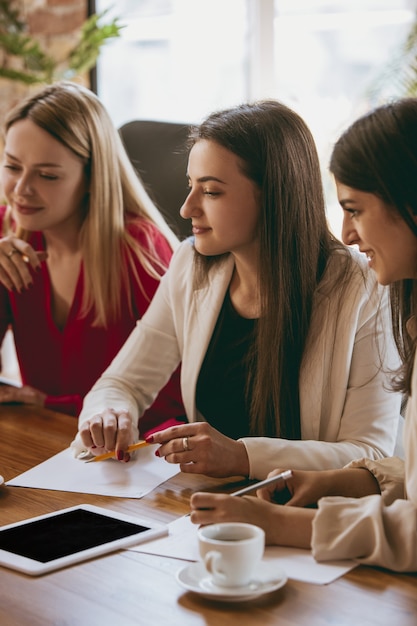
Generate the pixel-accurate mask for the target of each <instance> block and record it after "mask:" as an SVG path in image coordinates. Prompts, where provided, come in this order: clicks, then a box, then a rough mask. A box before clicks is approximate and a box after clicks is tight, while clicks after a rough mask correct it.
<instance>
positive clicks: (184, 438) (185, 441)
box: [182, 437, 190, 452]
mask: <svg viewBox="0 0 417 626" xmlns="http://www.w3.org/2000/svg"><path fill="white" fill-rule="evenodd" d="M182 447H183V450H184V452H187V450H189V449H190V446H189V445H188V437H183V438H182Z"/></svg>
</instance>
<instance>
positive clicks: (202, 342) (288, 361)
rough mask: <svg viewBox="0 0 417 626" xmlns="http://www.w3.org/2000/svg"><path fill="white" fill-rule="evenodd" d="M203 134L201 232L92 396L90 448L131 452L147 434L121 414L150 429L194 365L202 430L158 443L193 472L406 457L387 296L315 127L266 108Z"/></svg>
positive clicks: (191, 166) (230, 113) (228, 118)
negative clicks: (328, 188)
mask: <svg viewBox="0 0 417 626" xmlns="http://www.w3.org/2000/svg"><path fill="white" fill-rule="evenodd" d="M189 140H190V141H189V144H190V145H189V148H190V150H189V158H188V178H189V195H188V197H187V199H186V200H185V202H184V204H183V206H182V208H181V215H182V216H183V217H184V218H186V219H189V220H191V223H192V229H193V235H194V237H193V238H191V239H188V240H186V241H184V242H182V243H181V245H180V247H179V249H178V250H177V251H176V252H175V254H174V257H173V259H172V262H171V264H170V267H169V269H168V272H167V274H166V275H165V276H164V277H163V279H162V281H161V285H160V288H159V289H158V291H157V293H156V294H155V298H154V299H153V301H152V303H151V305H150V307H149V309H148V310H147V312H146V315H145V316H144V318H143V320H142V323H141V324H140V325H138V326H137V327H136V328H135V330H134V331H133V332H132V334H131V335H130V337H129V339H128V340H127V342H126V343H125V345H124V346H123V348H122V349H121V351H120V353H119V354H118V356H117V357H116V358H115V359H114V361H113V362H112V363H111V365H110V367H109V368H108V369H107V370H106V371H105V372H104V373H103V375H102V376H101V377H100V379H99V380H98V381H97V382H96V384H95V385H94V387H93V389H92V390H91V391H90V393H89V394H88V395H87V396H86V398H85V402H84V406H83V411H82V413H81V415H80V417H79V432H78V434H77V437H76V439H75V441H74V444H73V448H74V452H75V454H79V452H80V451H81V450H82V449H83V448H84V447H87V448H89V450H90V451H91V452H92V453H93V454H97V453H98V452H97V446H104V447H106V448H109V449H112V446H113V447H115V448H116V450H118V451H121V452H123V451H125V450H126V449H127V447H128V446H129V445H130V444H131V443H132V440H133V439H134V433H133V430H132V428H127V425H126V421H124V422H123V425H124V426H125V428H124V429H121V428H120V429H118V428H117V424H116V422H115V419H114V415H115V413H116V414H117V413H118V412H123V413H124V415H125V416H126V417H128V418H129V419H130V420H131V423H132V424H133V425H135V424H136V423H137V421H138V419H139V424H140V423H141V420H142V414H143V412H144V411H145V410H146V409H147V407H148V406H149V402H150V401H151V399H152V397H153V396H154V394H155V393H156V392H157V391H158V390H159V389H160V387H161V384H163V382H164V381H165V380H166V378H167V377H168V376H169V375H170V374H171V373H172V371H174V370H175V368H176V367H177V366H178V364H179V363H180V362H181V363H182V365H181V367H182V374H181V390H182V397H183V400H184V406H185V409H186V412H187V417H188V420H189V422H192V423H188V424H184V425H180V426H174V427H171V428H167V429H164V430H162V431H160V432H158V433H155V434H154V435H153V438H152V439H149V441H153V442H154V443H159V444H161V446H160V448H159V449H158V451H157V454H158V455H159V456H160V457H163V458H165V460H166V461H168V462H169V463H180V467H181V470H182V471H183V472H189V473H203V474H208V475H212V476H236V475H243V476H249V477H251V478H263V477H264V476H265V475H266V474H267V473H268V471H269V470H271V469H273V468H274V467H275V464H276V459H277V458H279V459H280V462H281V463H284V462H285V463H291V465H292V466H293V467H299V468H307V467H314V468H325V467H340V466H342V465H344V464H345V463H347V462H349V461H350V460H352V459H353V458H356V457H357V456H363V454H369V455H370V456H371V457H372V458H379V457H381V456H384V455H386V454H391V453H392V451H393V449H394V442H395V435H396V431H397V423H398V421H397V420H398V416H399V410H400V401H401V397H400V395H399V394H394V393H389V392H388V391H387V387H388V380H389V376H388V375H387V370H390V369H393V368H395V367H396V366H397V365H398V355H397V353H396V350H395V347H394V344H393V341H392V337H391V335H390V334H389V332H386V331H387V328H388V315H389V310H388V302H387V293H386V292H385V291H384V290H383V289H382V288H380V289H378V288H377V286H376V283H375V280H374V279H372V276H371V275H370V272H369V270H368V268H367V266H366V261H365V259H364V258H363V255H360V254H359V253H357V252H356V251H351V250H349V249H348V248H347V247H345V246H344V245H343V244H342V243H341V242H340V241H338V240H336V239H335V238H334V237H333V236H332V234H331V233H330V231H329V228H328V225H327V220H326V214H325V208H324V198H323V189H322V183H321V175H320V167H319V162H318V156H317V152H316V148H315V144H314V141H313V138H312V135H311V133H310V131H309V129H308V128H307V126H306V124H305V123H304V121H303V120H302V119H301V118H300V117H299V116H298V115H297V114H296V113H295V112H294V111H292V110H291V109H289V108H288V107H286V106H285V105H284V104H282V103H280V102H278V101H276V100H266V101H260V102H256V103H252V104H251V103H250V104H243V105H240V106H238V107H233V108H231V109H226V110H222V111H219V112H216V113H213V114H212V115H210V116H208V117H207V118H206V119H205V120H204V121H203V122H202V123H201V124H200V125H199V126H196V127H194V128H192V129H191V131H190V137H189ZM336 337H337V340H336ZM161 354H163V355H164V358H163V359H161V357H160V355H161ZM381 358H382V361H383V362H382V363H381ZM103 408H104V410H103ZM122 456H123V455H122Z"/></svg>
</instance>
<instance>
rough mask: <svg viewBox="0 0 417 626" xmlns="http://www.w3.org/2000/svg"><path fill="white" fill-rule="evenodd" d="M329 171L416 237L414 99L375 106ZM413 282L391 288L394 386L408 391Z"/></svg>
mask: <svg viewBox="0 0 417 626" xmlns="http://www.w3.org/2000/svg"><path fill="white" fill-rule="evenodd" d="M330 171H331V172H332V174H333V175H334V177H335V179H336V180H337V181H339V182H340V183H342V184H343V185H347V186H348V187H353V188H354V189H359V190H360V191H366V192H368V193H373V194H375V195H377V196H379V197H380V198H381V199H382V200H383V201H384V202H385V203H386V204H387V205H388V207H389V208H390V210H391V211H392V212H393V213H394V214H397V215H398V216H399V217H401V218H402V219H403V220H404V221H405V222H406V223H407V225H408V226H409V228H410V229H411V230H412V232H413V233H414V235H415V236H416V237H417V225H416V223H415V221H414V220H413V218H412V216H413V215H414V216H415V215H417V184H416V180H417V98H405V99H402V100H397V101H395V102H391V103H389V104H386V105H383V106H381V107H378V108H377V109H375V110H373V111H371V112H370V113H368V114H366V115H364V116H363V117H361V118H359V119H358V120H357V121H356V122H354V123H353V124H352V125H351V126H350V127H349V128H348V129H347V130H346V131H345V132H344V134H343V135H342V136H341V137H340V139H339V140H338V141H337V143H336V144H335V146H334V148H333V152H332V155H331V159H330ZM416 285H417V283H416V281H415V280H410V279H406V280H402V281H398V282H396V283H393V284H392V285H391V286H390V296H391V313H392V324H393V332H394V338H395V342H396V344H397V348H398V350H399V353H400V356H401V359H402V361H403V367H402V368H401V370H400V371H399V372H398V374H397V376H396V379H395V380H394V381H393V386H394V388H395V389H396V390H398V391H403V392H405V393H410V392H411V374H412V367H413V363H414V355H415V351H416V340H415V339H414V338H413V337H411V336H410V334H409V333H408V332H407V328H406V325H407V322H408V320H409V319H410V317H412V316H413V315H415V313H416V311H417V308H416V305H417V287H416Z"/></svg>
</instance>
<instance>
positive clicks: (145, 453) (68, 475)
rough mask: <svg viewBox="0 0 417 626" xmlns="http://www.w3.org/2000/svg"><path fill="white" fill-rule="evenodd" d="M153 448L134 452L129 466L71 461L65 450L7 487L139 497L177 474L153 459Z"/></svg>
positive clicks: (108, 461)
mask: <svg viewBox="0 0 417 626" xmlns="http://www.w3.org/2000/svg"><path fill="white" fill-rule="evenodd" d="M156 447H157V446H156V445H155V446H149V447H146V448H141V449H140V450H136V452H135V455H134V457H132V459H131V460H130V461H129V462H128V463H120V462H118V461H115V460H113V459H108V460H107V461H99V462H96V463H85V461H81V460H79V459H76V458H74V456H73V454H72V451H71V450H70V448H67V449H66V450H64V451H63V452H59V453H58V454H56V455H55V456H53V457H51V458H50V459H48V460H47V461H44V462H43V463H40V464H39V465H36V466H35V467H33V468H32V469H30V470H28V471H27V472H24V473H23V474H20V475H19V476H16V477H15V478H13V479H12V480H9V481H8V482H7V483H6V484H7V485H11V486H15V487H34V488H37V489H53V490H55V491H75V492H77V493H93V494H97V495H101V496H113V497H120V498H142V497H143V496H145V495H146V494H147V493H149V492H150V491H152V489H155V487H157V486H158V485H160V484H161V483H163V482H165V481H166V480H168V479H169V478H171V477H172V476H175V475H176V474H178V473H179V465H174V464H172V463H167V462H166V461H165V460H164V459H160V458H158V457H156V456H155V454H154V453H155V449H156Z"/></svg>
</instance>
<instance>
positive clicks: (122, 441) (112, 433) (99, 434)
mask: <svg viewBox="0 0 417 626" xmlns="http://www.w3.org/2000/svg"><path fill="white" fill-rule="evenodd" d="M79 434H80V437H81V441H82V442H83V444H84V445H85V446H86V448H88V450H89V452H91V454H93V455H94V456H98V455H99V454H103V453H105V452H112V451H113V450H114V451H115V457H116V458H117V460H118V461H124V462H125V463H126V462H127V461H129V460H130V454H129V453H128V452H126V450H127V447H128V446H130V445H131V444H132V443H133V442H134V433H133V425H132V419H131V417H130V415H129V413H127V412H126V411H114V410H113V409H107V410H106V411H103V413H100V414H98V415H94V417H92V418H91V419H89V420H86V421H85V422H84V423H83V424H81V425H80V427H79Z"/></svg>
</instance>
